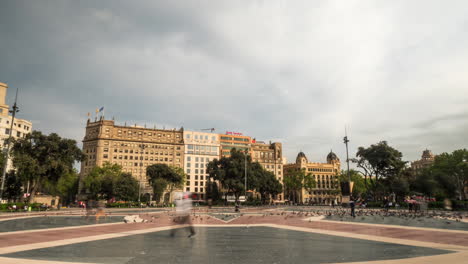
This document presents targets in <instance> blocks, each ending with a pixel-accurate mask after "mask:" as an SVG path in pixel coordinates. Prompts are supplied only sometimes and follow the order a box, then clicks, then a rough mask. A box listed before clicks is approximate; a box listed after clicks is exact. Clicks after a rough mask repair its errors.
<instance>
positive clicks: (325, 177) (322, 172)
mask: <svg viewBox="0 0 468 264" xmlns="http://www.w3.org/2000/svg"><path fill="white" fill-rule="evenodd" d="M340 165H341V163H340V159H339V158H338V157H337V156H336V154H335V153H333V152H330V153H329V154H328V155H327V162H326V163H318V162H309V160H308V159H307V157H306V155H305V154H304V153H303V152H299V154H298V155H297V158H296V163H292V164H286V165H284V174H285V176H284V177H288V174H289V173H291V171H292V170H304V171H305V174H306V175H308V174H310V175H312V176H313V177H314V179H315V181H316V188H314V189H313V190H312V191H311V192H308V191H307V190H305V189H302V190H301V192H300V197H301V202H302V203H314V204H330V203H331V202H332V201H333V200H334V199H336V200H337V202H338V203H340V202H341V195H340V193H339V184H338V175H339V173H340Z"/></svg>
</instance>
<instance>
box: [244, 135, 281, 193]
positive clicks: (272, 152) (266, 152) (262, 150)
mask: <svg viewBox="0 0 468 264" xmlns="http://www.w3.org/2000/svg"><path fill="white" fill-rule="evenodd" d="M251 155H252V161H253V162H258V163H260V164H261V165H262V166H263V167H264V168H265V169H266V170H267V171H270V172H272V173H273V174H274V175H275V176H276V178H277V179H278V180H279V182H281V184H283V145H282V144H281V143H279V142H274V143H271V142H270V143H269V144H266V143H264V142H262V141H252V143H251ZM283 201H284V193H282V194H279V195H278V196H277V197H274V202H283Z"/></svg>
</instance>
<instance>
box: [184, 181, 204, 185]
mask: <svg viewBox="0 0 468 264" xmlns="http://www.w3.org/2000/svg"><path fill="white" fill-rule="evenodd" d="M199 184H200V186H203V184H204V181H196V182H195V186H199ZM185 186H190V181H186V182H185Z"/></svg>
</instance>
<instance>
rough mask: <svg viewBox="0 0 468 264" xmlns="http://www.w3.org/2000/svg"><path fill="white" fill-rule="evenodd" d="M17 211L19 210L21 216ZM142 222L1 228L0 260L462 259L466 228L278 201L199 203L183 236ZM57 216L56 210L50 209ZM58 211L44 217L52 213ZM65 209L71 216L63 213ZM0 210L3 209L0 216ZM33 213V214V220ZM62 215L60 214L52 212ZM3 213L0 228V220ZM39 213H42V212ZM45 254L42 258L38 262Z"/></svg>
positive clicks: (148, 214) (152, 220)
mask: <svg viewBox="0 0 468 264" xmlns="http://www.w3.org/2000/svg"><path fill="white" fill-rule="evenodd" d="M19 216H20V215H17V216H16V217H19ZM141 216H142V217H143V218H145V219H147V220H148V222H147V223H132V224H124V223H119V222H117V223H103V224H99V225H81V226H70V225H66V227H59V228H57V226H54V225H51V226H49V227H48V226H47V222H43V224H41V225H42V227H44V225H45V228H48V229H38V230H33V227H34V223H35V221H38V220H40V217H33V218H23V219H17V220H13V221H15V222H17V223H20V221H23V222H24V221H26V220H25V219H27V221H30V223H31V228H28V227H27V225H24V228H23V229H28V230H23V231H16V232H3V233H0V263H2V264H8V263H15V264H17V263H26V264H27V263H58V262H60V261H64V263H72V262H73V263H214V262H217V263H218V262H220V263H344V262H366V261H375V262H373V263H384V262H385V263H387V262H388V263H441V262H447V263H466V262H465V261H466V259H468V230H463V228H462V229H460V230H448V229H438V228H433V227H431V228H424V227H411V226H396V225H385V224H373V223H366V222H364V221H363V222H357V223H351V222H345V221H343V222H337V221H328V220H326V219H323V217H316V216H312V217H311V215H309V214H307V215H306V214H303V213H292V212H284V211H283V210H282V208H249V209H248V210H243V211H242V213H240V214H233V212H232V211H230V210H229V209H228V208H224V209H215V210H207V209H206V208H197V210H196V214H195V215H193V216H192V218H193V223H194V224H195V226H196V229H197V232H198V234H197V236H195V237H194V238H187V237H186V235H187V233H186V232H184V231H179V232H178V233H177V234H176V236H175V237H173V238H172V237H170V236H169V235H168V230H169V229H172V228H180V227H181V226H177V225H175V224H174V222H173V215H172V213H171V212H166V211H144V212H143V214H141ZM55 217H58V216H55ZM55 217H49V218H50V219H53V218H55ZM66 217H69V216H66ZM0 218H1V217H0ZM33 219H36V220H33ZM56 219H59V218H56ZM11 221H12V220H7V221H0V229H1V228H2V225H3V224H4V223H8V222H11ZM41 221H42V220H41ZM41 261H42V262H41Z"/></svg>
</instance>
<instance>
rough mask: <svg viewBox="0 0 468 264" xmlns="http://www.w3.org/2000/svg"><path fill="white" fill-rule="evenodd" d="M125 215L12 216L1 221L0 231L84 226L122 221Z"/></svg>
mask: <svg viewBox="0 0 468 264" xmlns="http://www.w3.org/2000/svg"><path fill="white" fill-rule="evenodd" d="M122 221H123V216H108V217H105V218H104V217H103V218H101V219H99V221H98V222H96V219H95V218H88V219H86V218H85V217H84V216H55V215H54V216H36V217H29V218H20V219H15V218H10V219H5V220H3V221H1V222H0V232H14V231H22V230H35V229H48V228H57V227H69V226H82V225H93V224H97V223H98V224H105V223H117V222H122Z"/></svg>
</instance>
